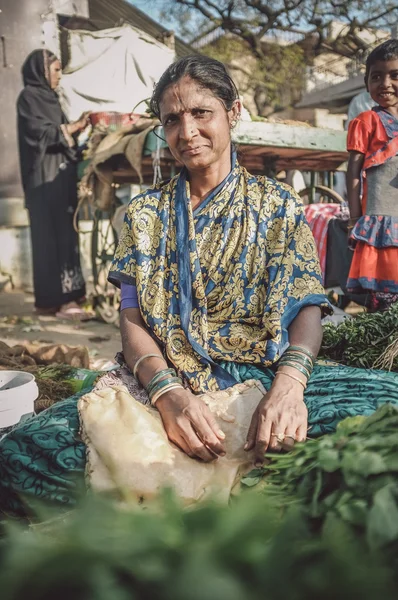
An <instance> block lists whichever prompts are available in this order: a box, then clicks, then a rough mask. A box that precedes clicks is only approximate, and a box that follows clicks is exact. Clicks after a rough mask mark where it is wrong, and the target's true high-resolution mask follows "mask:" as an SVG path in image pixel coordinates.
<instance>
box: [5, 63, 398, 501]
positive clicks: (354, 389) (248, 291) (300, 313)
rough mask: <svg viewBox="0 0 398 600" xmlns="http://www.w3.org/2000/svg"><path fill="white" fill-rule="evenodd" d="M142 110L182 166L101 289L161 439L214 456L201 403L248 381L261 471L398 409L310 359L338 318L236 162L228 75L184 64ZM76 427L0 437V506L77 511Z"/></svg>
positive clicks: (297, 218)
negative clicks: (114, 310)
mask: <svg viewBox="0 0 398 600" xmlns="http://www.w3.org/2000/svg"><path fill="white" fill-rule="evenodd" d="M151 106H152V110H153V112H154V113H155V114H156V115H158V116H159V118H160V120H161V122H162V124H163V128H164V132H165V136H166V141H167V143H168V146H169V148H170V150H171V152H172V153H173V155H174V157H175V158H176V160H178V161H179V162H180V163H182V164H183V165H184V168H183V170H182V171H181V173H180V174H179V175H177V176H176V177H174V178H173V179H171V180H170V181H168V182H163V183H161V184H159V185H157V186H155V187H154V188H152V189H149V190H147V191H146V192H144V193H143V194H141V195H139V196H137V197H136V198H134V199H133V200H132V201H131V203H130V206H129V208H128V211H127V215H126V219H125V223H124V227H123V231H122V235H121V239H120V243H119V246H118V249H117V252H116V254H115V258H114V261H113V264H112V267H111V271H110V280H111V281H112V282H114V283H115V284H116V285H121V287H122V311H121V333H122V343H123V352H124V359H125V361H126V363H127V366H128V367H129V369H130V372H133V373H134V375H135V376H136V377H137V378H138V380H139V382H140V383H141V385H142V386H143V387H144V388H146V390H147V392H148V395H149V398H150V399H151V401H152V403H153V404H155V406H156V408H157V409H158V410H159V413H160V415H161V417H162V420H163V424H164V427H165V430H166V432H167V434H168V436H169V438H170V440H171V441H172V442H174V443H175V444H176V445H177V446H179V447H180V448H181V450H183V451H184V452H185V453H186V454H188V455H189V456H191V457H192V458H197V459H201V460H203V461H211V460H214V459H216V458H217V457H219V456H223V454H224V446H223V439H224V434H223V433H222V432H221V431H220V430H219V428H218V426H217V425H216V423H215V421H214V419H213V416H212V414H211V413H210V411H209V409H208V407H207V406H206V404H205V403H204V402H203V401H202V400H201V397H200V394H201V393H202V392H205V391H209V390H210V391H211V390H218V389H225V388H228V387H230V386H233V385H234V384H236V383H237V382H243V381H245V380H248V379H258V380H260V381H261V382H262V383H263V385H264V387H265V389H266V390H267V393H266V394H265V396H264V398H263V399H262V400H261V402H260V404H259V405H258V407H257V409H256V411H255V413H254V415H253V418H252V423H251V426H250V429H249V431H248V434H247V443H246V446H245V447H246V449H247V450H249V449H253V448H254V449H255V462H256V464H261V463H262V462H263V459H264V452H265V451H266V450H267V448H270V449H272V450H280V449H281V448H282V446H283V447H289V446H292V445H293V444H294V443H295V442H296V441H303V440H305V439H306V437H307V431H308V429H310V434H311V435H320V434H322V433H327V432H329V431H333V430H334V428H335V427H336V424H337V423H338V422H339V421H340V420H341V419H343V418H345V417H347V416H349V415H355V414H370V413H371V412H373V411H374V410H375V409H376V408H377V406H378V405H379V404H380V403H382V402H386V401H391V402H394V403H398V392H397V381H398V378H397V376H396V375H394V374H391V373H387V372H381V371H379V372H371V371H364V370H360V369H353V368H348V367H343V366H320V365H317V364H315V357H316V355H317V353H318V350H319V347H320V344H321V339H322V328H321V316H322V313H326V312H330V310H331V308H330V306H329V303H328V301H327V299H326V297H325V295H324V290H323V288H322V285H321V278H320V270H319V264H318V258H317V254H316V250H315V246H314V241H313V238H312V234H311V232H310V230H309V227H308V225H307V223H306V221H305V218H304V212H303V207H302V205H301V202H300V200H299V199H298V197H297V196H296V194H295V193H294V192H293V190H292V189H291V188H289V187H288V186H286V185H283V184H279V183H277V182H275V181H273V180H271V179H268V178H267V177H264V176H259V177H257V176H256V177H255V176H253V175H250V174H249V173H248V172H247V171H246V169H244V168H243V167H241V166H240V164H239V162H238V160H237V156H236V152H235V150H234V148H233V147H232V145H231V136H230V132H231V129H232V128H233V127H234V126H235V125H236V124H237V122H238V120H239V115H240V109H241V105H240V102H239V99H238V93H237V90H236V87H235V85H234V83H233V81H232V80H231V78H230V77H229V76H228V74H227V72H226V70H225V68H224V66H223V65H222V64H221V63H219V62H218V61H215V60H213V59H210V58H207V57H204V56H189V57H186V58H183V59H181V60H179V61H177V62H176V63H174V64H173V65H171V66H170V67H169V68H168V69H167V71H166V72H165V73H164V75H163V76H162V78H161V79H160V81H159V83H158V85H157V86H156V89H155V92H154V95H153V98H152V103H151ZM131 377H132V375H131ZM78 428H79V419H78V415H77V409H76V399H70V400H67V401H65V402H63V403H60V404H59V405H55V406H54V407H52V408H51V409H49V410H47V411H46V412H45V413H43V414H42V415H40V416H39V417H37V418H36V419H33V420H32V421H31V422H30V423H28V424H26V425H22V426H20V427H18V428H17V429H15V430H14V432H12V433H10V434H9V435H8V436H7V437H6V438H5V440H3V442H2V443H0V478H1V479H0V481H1V483H0V498H2V502H3V509H4V507H6V508H7V509H8V510H13V511H18V510H21V507H20V505H19V504H18V502H19V495H20V494H24V495H25V497H29V496H36V497H37V496H38V497H40V498H41V499H44V500H47V501H52V502H58V503H60V502H63V503H65V504H67V505H70V504H72V503H73V502H74V500H75V495H76V490H77V488H79V487H80V485H81V483H82V481H83V471H84V466H85V447H84V445H83V443H82V442H81V441H80V440H79V438H78Z"/></svg>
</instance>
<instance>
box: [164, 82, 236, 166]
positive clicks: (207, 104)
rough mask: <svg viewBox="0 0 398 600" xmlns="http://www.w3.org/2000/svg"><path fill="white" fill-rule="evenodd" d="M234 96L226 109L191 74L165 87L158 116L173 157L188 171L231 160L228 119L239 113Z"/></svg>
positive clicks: (232, 118) (230, 120)
mask: <svg viewBox="0 0 398 600" xmlns="http://www.w3.org/2000/svg"><path fill="white" fill-rule="evenodd" d="M239 109H240V102H239V100H237V101H236V102H235V103H234V105H233V107H232V109H231V110H229V111H227V110H226V108H225V106H224V104H223V103H222V101H221V100H220V99H219V98H217V97H216V96H215V95H214V94H213V92H212V91H211V90H209V89H203V88H201V87H200V86H199V85H198V83H197V82H196V81H194V80H192V79H191V78H190V77H183V78H182V79H180V80H179V81H177V83H175V84H174V85H171V86H169V87H168V88H166V90H165V92H164V94H163V97H162V100H161V102H160V118H161V121H162V125H163V128H164V133H165V137H166V141H167V144H168V146H169V148H170V151H171V153H172V154H173V156H174V158H176V160H178V161H179V162H181V163H182V164H183V165H185V166H186V167H187V169H188V171H202V170H206V169H207V168H209V167H213V166H217V164H220V163H222V162H224V161H226V160H230V152H231V133H230V132H231V123H232V121H233V120H235V119H236V118H237V117H238V114H239V112H240V110H239Z"/></svg>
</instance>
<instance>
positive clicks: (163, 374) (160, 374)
mask: <svg viewBox="0 0 398 600" xmlns="http://www.w3.org/2000/svg"><path fill="white" fill-rule="evenodd" d="M169 375H173V376H174V377H177V373H176V372H175V370H174V369H163V370H162V371H159V372H158V373H156V375H155V376H154V377H152V379H151V381H150V382H149V383H148V385H147V386H146V387H145V390H146V392H147V394H149V393H150V392H151V391H152V388H153V386H154V385H155V384H156V383H157V382H158V381H160V380H161V379H163V377H168V376H169Z"/></svg>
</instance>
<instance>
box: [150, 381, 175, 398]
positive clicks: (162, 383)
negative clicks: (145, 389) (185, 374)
mask: <svg viewBox="0 0 398 600" xmlns="http://www.w3.org/2000/svg"><path fill="white" fill-rule="evenodd" d="M172 383H179V384H181V385H182V380H181V379H180V378H179V377H168V378H167V379H162V381H158V383H156V384H155V385H154V386H153V388H152V390H151V392H150V393H149V394H148V396H149V399H150V400H152V397H153V396H155V394H157V393H158V392H159V391H160V390H162V389H163V388H165V387H166V386H168V385H170V384H172Z"/></svg>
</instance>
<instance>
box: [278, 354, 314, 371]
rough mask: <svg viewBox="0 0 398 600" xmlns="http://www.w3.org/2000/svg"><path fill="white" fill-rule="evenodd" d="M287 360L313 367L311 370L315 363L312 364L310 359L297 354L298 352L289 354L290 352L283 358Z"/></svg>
mask: <svg viewBox="0 0 398 600" xmlns="http://www.w3.org/2000/svg"><path fill="white" fill-rule="evenodd" d="M283 358H286V359H288V360H296V361H297V362H298V363H300V364H302V365H306V366H309V367H311V369H312V368H313V366H314V363H313V362H312V360H311V359H310V358H308V357H307V356H303V355H301V356H300V354H297V353H296V352H289V351H288V350H287V351H286V352H285V353H284V354H283V355H282V358H281V360H282V359H283Z"/></svg>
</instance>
